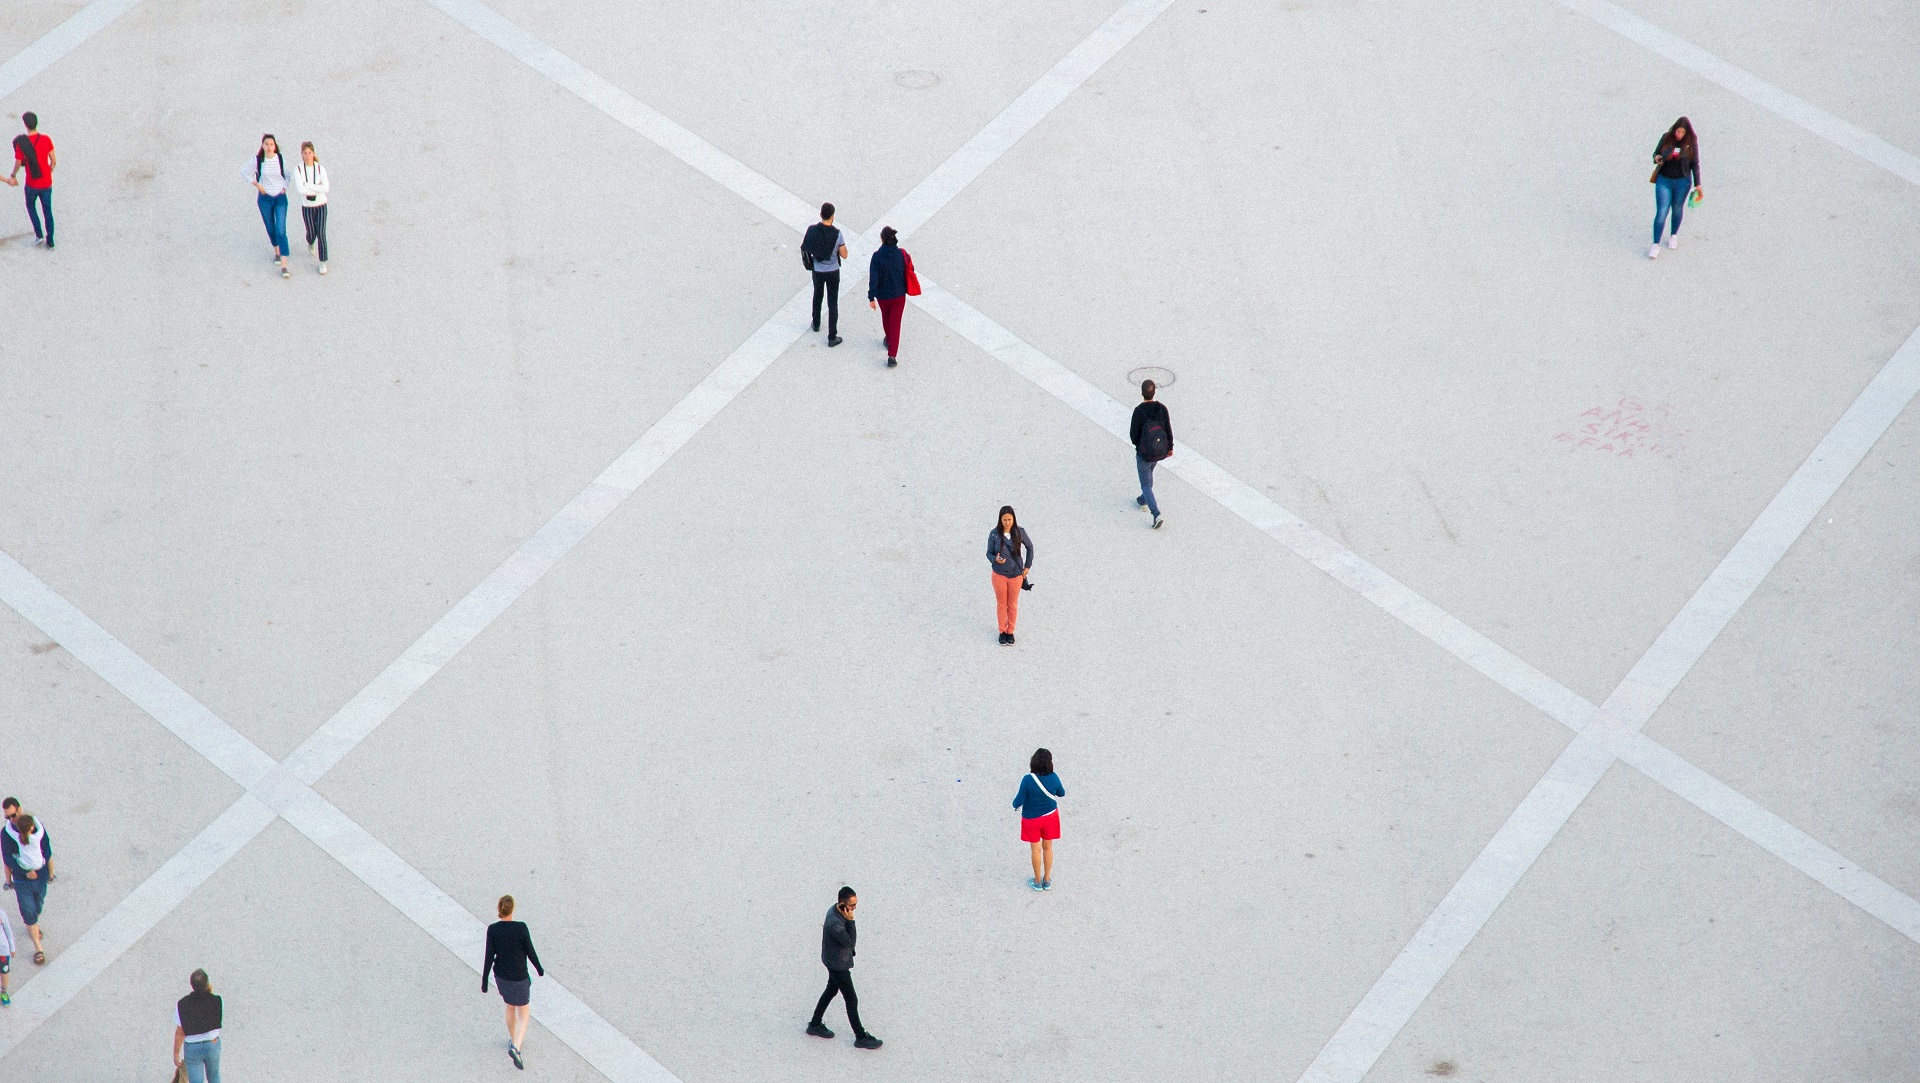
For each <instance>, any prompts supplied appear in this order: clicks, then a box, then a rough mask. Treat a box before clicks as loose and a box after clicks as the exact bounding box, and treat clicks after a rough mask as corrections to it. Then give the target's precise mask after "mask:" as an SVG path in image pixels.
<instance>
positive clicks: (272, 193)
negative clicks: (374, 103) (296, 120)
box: [248, 134, 332, 278]
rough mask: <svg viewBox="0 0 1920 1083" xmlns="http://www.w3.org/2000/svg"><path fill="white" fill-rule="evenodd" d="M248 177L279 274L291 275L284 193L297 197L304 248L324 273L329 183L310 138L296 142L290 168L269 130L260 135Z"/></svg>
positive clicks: (325, 269) (285, 276) (325, 271)
mask: <svg viewBox="0 0 1920 1083" xmlns="http://www.w3.org/2000/svg"><path fill="white" fill-rule="evenodd" d="M250 173H251V175H250V176H249V178H248V179H249V180H250V181H251V182H252V183H253V188H254V191H255V192H257V193H258V196H257V197H256V199H255V202H256V204H257V205H258V206H259V208H260V222H261V224H262V225H264V226H266V227H267V243H268V244H270V245H272V246H273V253H274V254H273V259H274V262H275V263H277V264H279V265H280V277H281V278H292V277H293V270H292V269H291V268H289V267H288V266H287V257H288V256H289V255H290V254H291V252H290V250H289V249H288V246H287V193H288V192H289V190H291V191H292V193H293V195H294V196H296V197H297V198H298V199H299V201H300V218H301V222H302V224H304V225H305V226H306V231H307V251H308V252H309V253H311V254H314V255H316V256H318V258H319V260H320V273H321V274H326V273H327V195H328V193H329V192H330V191H332V185H331V184H330V183H329V182H328V180H327V169H326V167H325V166H323V165H321V164H320V155H319V154H318V153H317V152H316V151H315V150H314V149H313V144H312V143H311V142H307V143H302V144H300V160H299V162H298V164H296V165H295V166H294V168H293V170H292V171H291V172H289V171H288V170H287V160H286V157H285V156H284V155H282V154H281V153H280V141H279V140H278V139H275V138H274V137H273V136H272V135H271V134H269V135H263V136H261V137H260V149H259V150H258V151H255V152H254V155H253V169H252V170H251V171H250Z"/></svg>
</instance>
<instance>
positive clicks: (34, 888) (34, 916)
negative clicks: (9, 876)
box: [13, 868, 47, 925]
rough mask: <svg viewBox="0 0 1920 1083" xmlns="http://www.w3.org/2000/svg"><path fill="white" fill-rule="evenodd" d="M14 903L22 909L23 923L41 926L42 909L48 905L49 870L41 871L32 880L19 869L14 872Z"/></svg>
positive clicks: (21, 917)
mask: <svg viewBox="0 0 1920 1083" xmlns="http://www.w3.org/2000/svg"><path fill="white" fill-rule="evenodd" d="M13 901H14V903H15V905H17V906H19V907H20V920H21V921H22V922H23V923H25V924H27V925H38V924H40V909H41V907H44V906H46V905H47V870H46V869H44V868H43V869H41V870H40V873H39V875H38V876H35V877H34V878H33V879H31V880H29V879H27V874H26V873H23V872H21V871H20V870H19V869H15V870H13Z"/></svg>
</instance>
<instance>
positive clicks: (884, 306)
mask: <svg viewBox="0 0 1920 1083" xmlns="http://www.w3.org/2000/svg"><path fill="white" fill-rule="evenodd" d="M911 263H912V261H911V260H909V259H908V258H907V254H906V252H905V251H903V250H902V249H901V248H900V235H899V234H898V233H896V232H894V229H893V227H892V226H888V227H886V228H885V229H883V230H881V231H880V247H879V248H878V249H876V250H875V251H874V253H873V258H872V259H870V260H868V261H867V307H868V308H874V309H878V310H879V311H880V328H881V330H882V331H884V332H886V336H887V367H888V368H892V367H893V366H895V365H897V364H899V358H898V355H899V353H900V314H901V313H903V312H905V311H906V308H907V270H908V268H909V266H910V265H911Z"/></svg>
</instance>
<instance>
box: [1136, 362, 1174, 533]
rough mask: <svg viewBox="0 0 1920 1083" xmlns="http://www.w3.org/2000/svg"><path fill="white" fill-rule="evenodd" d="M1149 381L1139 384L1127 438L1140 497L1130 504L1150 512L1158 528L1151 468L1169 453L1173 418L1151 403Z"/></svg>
mask: <svg viewBox="0 0 1920 1083" xmlns="http://www.w3.org/2000/svg"><path fill="white" fill-rule="evenodd" d="M1154 390H1155V388H1154V386H1153V381H1152V380H1142V381H1140V398H1141V400H1142V401H1141V403H1140V405H1138V406H1136V407H1134V408H1133V424H1132V425H1131V426H1129V427H1128V431H1127V438H1128V439H1130V440H1132V441H1133V468H1134V471H1135V472H1136V473H1138V474H1139V475H1140V495H1139V496H1136V497H1134V498H1133V502H1134V503H1135V504H1137V505H1139V506H1140V508H1141V509H1142V510H1143V511H1149V512H1152V513H1153V529H1155V530H1158V529H1160V502H1159V501H1158V500H1155V499H1154V498H1153V468H1154V466H1155V465H1156V464H1158V463H1159V462H1160V460H1161V459H1164V458H1167V457H1168V456H1170V455H1172V454H1173V419H1172V418H1170V417H1168V416H1167V408H1166V406H1165V405H1164V404H1162V403H1158V402H1155V401H1153V393H1154Z"/></svg>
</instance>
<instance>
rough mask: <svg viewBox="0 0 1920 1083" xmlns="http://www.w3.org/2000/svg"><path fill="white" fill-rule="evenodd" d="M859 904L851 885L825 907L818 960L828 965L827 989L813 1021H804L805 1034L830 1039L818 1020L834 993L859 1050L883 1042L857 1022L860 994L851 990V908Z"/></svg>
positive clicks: (853, 935)
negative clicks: (844, 1007)
mask: <svg viewBox="0 0 1920 1083" xmlns="http://www.w3.org/2000/svg"><path fill="white" fill-rule="evenodd" d="M859 905H860V896H858V895H856V894H854V891H853V889H852V888H850V887H843V888H841V889H840V901H839V902H836V903H834V904H833V905H832V906H831V907H828V908H827V919H826V921H824V922H822V923H821V925H820V962H821V963H822V964H824V965H825V966H826V968H827V991H826V992H824V993H821V994H820V1002H819V1003H818V1004H815V1005H814V1006H813V1021H812V1022H810V1023H808V1024H807V1033H808V1034H811V1035H813V1036H814V1037H816V1038H831V1037H833V1031H831V1030H828V1029H827V1025H826V1024H825V1023H823V1022H821V1019H822V1018H823V1017H825V1016H826V1014H827V1005H829V1004H832V1003H833V996H834V994H835V993H838V994H840V996H841V997H843V998H844V999H845V1000H846V1005H847V1022H849V1023H851V1024H853V1033H854V1039H853V1044H854V1046H855V1047H856V1048H859V1049H878V1048H880V1046H881V1045H882V1044H884V1043H882V1042H881V1041H880V1039H878V1038H876V1037H874V1036H873V1035H872V1034H869V1033H867V1028H865V1027H863V1026H861V1025H860V997H859V995H858V994H856V993H855V992H854V991H853V942H854V938H855V937H857V936H858V935H859V931H858V930H857V929H856V928H854V922H853V911H854V908H855V907H857V906H859Z"/></svg>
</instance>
